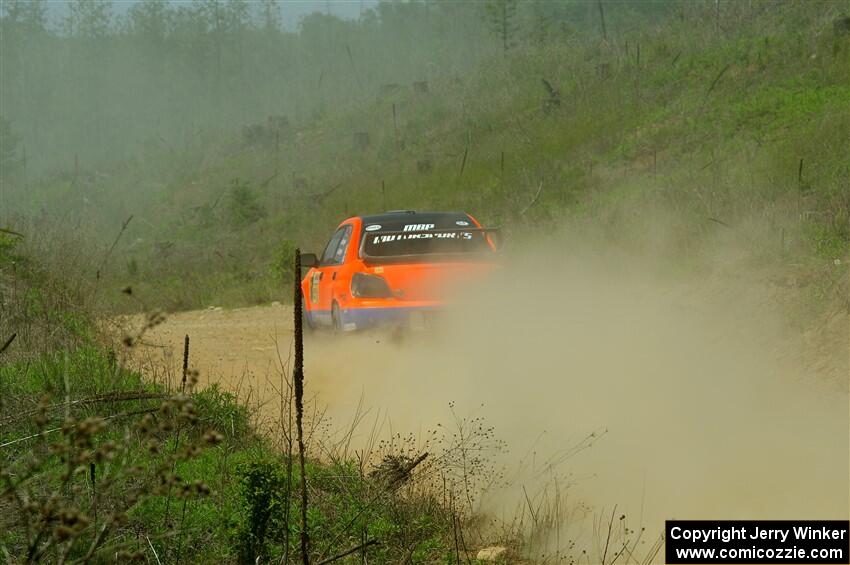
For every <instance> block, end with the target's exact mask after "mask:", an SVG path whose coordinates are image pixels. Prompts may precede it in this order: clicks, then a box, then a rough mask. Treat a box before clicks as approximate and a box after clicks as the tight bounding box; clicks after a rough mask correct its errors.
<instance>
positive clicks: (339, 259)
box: [334, 226, 351, 265]
mask: <svg viewBox="0 0 850 565" xmlns="http://www.w3.org/2000/svg"><path fill="white" fill-rule="evenodd" d="M350 240H351V226H345V227H344V228H342V237H341V238H340V239H339V245H337V247H336V252H335V253H334V263H336V264H337V265H342V264H343V263H344V262H345V252H346V250H348V242H349V241H350Z"/></svg>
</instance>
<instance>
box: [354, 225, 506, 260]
mask: <svg viewBox="0 0 850 565" xmlns="http://www.w3.org/2000/svg"><path fill="white" fill-rule="evenodd" d="M476 232H477V233H483V234H487V233H497V234H500V233H501V232H502V228H446V229H429V230H411V231H382V232H367V231H364V232H363V234H364V235H362V236H361V237H360V258H361V259H363V260H364V261H366V262H367V263H409V262H420V263H424V262H428V263H430V262H434V261H457V260H460V259H469V258H473V257H492V256H493V255H494V254H496V253H498V252H499V251H500V249H497V246H496V244H495V243H493V241H492V240H491V239H490V238H487V243H488V244H489V245H490V248H491V249H492V252H484V253H474V252H473V253H470V252H466V253H463V252H461V253H408V254H406V255H389V256H381V255H369V254H368V253H366V238H367V237H369V236H371V235H413V234H417V233H476Z"/></svg>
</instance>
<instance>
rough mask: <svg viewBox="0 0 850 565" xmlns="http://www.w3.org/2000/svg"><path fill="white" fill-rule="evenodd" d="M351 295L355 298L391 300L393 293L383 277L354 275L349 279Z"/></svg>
mask: <svg viewBox="0 0 850 565" xmlns="http://www.w3.org/2000/svg"><path fill="white" fill-rule="evenodd" d="M351 295H352V296H356V297H357V298H392V295H393V292H392V291H391V290H390V285H388V284H387V281H386V280H385V279H384V277H379V276H378V275H366V274H363V273H354V276H353V277H351Z"/></svg>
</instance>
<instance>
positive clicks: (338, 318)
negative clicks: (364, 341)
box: [331, 302, 342, 333]
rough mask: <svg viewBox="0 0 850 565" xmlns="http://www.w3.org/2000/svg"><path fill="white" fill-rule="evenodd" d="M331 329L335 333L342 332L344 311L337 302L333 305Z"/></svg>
mask: <svg viewBox="0 0 850 565" xmlns="http://www.w3.org/2000/svg"><path fill="white" fill-rule="evenodd" d="M331 329H332V330H333V332H334V333H342V311H341V310H340V309H339V304H337V303H336V302H334V303H333V304H332V305H331Z"/></svg>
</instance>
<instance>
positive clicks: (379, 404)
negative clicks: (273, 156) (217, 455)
mask: <svg viewBox="0 0 850 565" xmlns="http://www.w3.org/2000/svg"><path fill="white" fill-rule="evenodd" d="M591 247H593V246H585V247H582V246H581V245H577V244H576V243H574V242H573V241H567V240H559V243H557V244H553V243H551V242H550V243H548V244H545V245H541V244H540V243H539V242H538V243H537V244H535V245H532V246H528V247H526V246H524V247H523V248H524V253H523V254H514V255H515V256H513V257H512V258H509V259H508V260H507V262H506V263H505V265H504V266H503V267H502V268H501V269H500V270H499V271H498V272H497V273H495V274H494V276H493V277H492V280H491V281H490V282H489V284H487V285H486V286H485V287H478V288H476V289H475V292H473V293H468V294H467V295H466V296H464V297H463V300H461V301H459V302H460V303H461V304H462V306H460V305H459V306H457V307H456V308H455V309H453V310H452V311H450V312H449V313H447V318H446V319H445V320H443V322H444V323H443V324H440V325H438V326H437V327H435V328H432V329H431V330H429V331H426V332H424V333H419V334H414V335H409V336H406V337H405V338H404V339H403V340H401V341H396V340H393V339H392V338H391V337H390V336H387V335H381V334H369V335H345V336H342V337H341V338H338V339H337V338H333V339H330V338H328V337H326V336H325V337H323V336H318V337H314V338H311V340H310V341H309V342H308V343H307V345H306V348H307V350H306V358H307V367H306V375H307V376H306V378H307V382H308V387H311V386H312V388H313V391H314V392H316V391H318V395H319V402H320V403H324V404H326V405H327V406H328V414H330V415H331V416H332V417H333V418H334V425H335V426H337V427H340V428H345V427H346V425H347V422H348V421H349V420H350V419H352V418H354V413H353V407H354V406H355V405H356V404H357V400H358V398H360V397H361V396H362V397H363V398H364V405H365V406H368V407H370V410H371V412H370V413H369V414H367V418H365V419H364V420H369V419H371V420H372V421H376V422H378V423H379V425H381V426H382V431H383V432H385V433H390V432H392V433H395V432H404V433H406V432H413V433H419V434H421V435H422V436H424V435H425V434H426V430H428V429H432V428H433V427H434V426H436V425H437V424H438V423H440V424H442V425H443V426H450V425H451V421H452V418H453V416H452V413H451V412H450V411H449V409H448V406H449V403H450V402H451V403H453V404H454V407H453V410H454V413H456V414H458V415H461V416H467V415H470V416H481V417H483V418H485V420H486V421H487V423H488V424H490V425H493V426H494V427H495V429H496V433H497V435H498V436H499V437H500V438H502V439H504V440H505V441H506V442H507V445H508V447H509V452H508V453H507V454H502V455H501V456H500V459H499V464H500V465H503V466H504V469H505V470H506V477H508V479H509V481H510V484H509V485H508V486H504V487H502V488H501V489H495V490H493V491H491V492H490V493H488V495H487V496H485V497H484V498H483V499H482V503H481V504H482V505H483V508H484V509H485V510H488V511H490V512H492V513H495V514H499V513H502V514H505V513H509V512H510V511H511V510H514V509H515V508H516V507H517V505H519V504H521V502H519V498H518V497H519V496H521V495H520V494H519V490H518V489H519V488H520V487H525V488H526V489H527V491H530V492H540V489H542V488H544V485H545V483H546V481H548V480H550V479H551V478H552V477H553V476H559V477H561V478H562V480H563V485H564V486H566V487H567V488H568V489H569V491H570V493H571V500H573V501H582V502H583V503H586V504H587V505H588V506H590V507H591V508H597V509H602V508H606V509H609V510H608V511H610V509H611V508H613V507H614V505H617V509H618V510H617V514H620V513H623V514H626V515H627V516H628V517H630V518H631V525H632V527H634V525H635V524H636V523H639V524H642V525H644V526H646V527H647V529H648V530H655V531H659V530H660V529H661V528H663V520H664V519H670V518H680V519H688V518H690V519H712V518H716V519H736V518H740V519H743V518H749V519H759V518H765V519H767V518H769V519H792V518H796V519H800V518H811V519H815V518H818V519H826V518H835V519H839V518H842V519H843V518H846V517H847V515H848V513H849V512H848V500H850V497H848V469H850V461H848V453H850V420H849V419H848V391H847V383H846V382H843V383H842V382H839V383H835V382H831V381H828V380H825V379H823V378H822V377H821V375H819V374H817V373H814V372H812V371H810V370H808V369H807V368H806V365H805V364H804V363H803V360H802V359H803V356H802V350H801V347H802V342H801V340H800V338H799V333H796V334H795V333H794V332H793V331H790V330H789V329H788V328H787V323H786V322H785V319H784V318H783V314H782V313H781V312H780V311H779V310H778V308H777V307H776V305H775V301H773V300H772V299H771V297H770V296H769V292H767V289H766V287H765V286H764V284H763V283H757V282H750V281H748V280H747V278H746V277H745V276H743V275H744V274H743V273H739V276H738V277H732V278H730V277H728V276H726V275H723V276H714V275H713V274H712V271H711V270H710V269H708V270H706V269H697V270H695V272H694V273H692V274H682V273H678V274H676V275H671V274H670V272H669V269H665V268H664V267H663V265H662V263H663V262H657V261H652V260H648V259H646V258H640V257H637V256H634V255H631V254H627V253H618V252H616V251H613V250H611V249H605V250H604V252H603V251H601V250H600V249H599V248H598V247H597V248H595V249H594V248H591ZM529 249H534V251H533V252H529ZM845 326H846V324H845ZM843 343H844V344H846V343H847V339H846V334H845V339H844V340H843ZM832 361H833V362H834V363H836V364H838V365H839V366H840V367H841V369H842V371H843V374H844V375H846V374H847V351H846V349H845V350H843V351H835V352H834V357H833V359H832ZM370 425H371V424H367V425H361V426H360V427H359V429H358V430H356V432H355V439H354V442H355V443H356V442H357V441H364V440H365V438H366V437H367V436H368V435H369V433H370V429H369V428H370ZM590 434H595V439H591V440H587V438H588V437H589V436H590ZM582 446H585V447H586V448H581V447H582Z"/></svg>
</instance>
